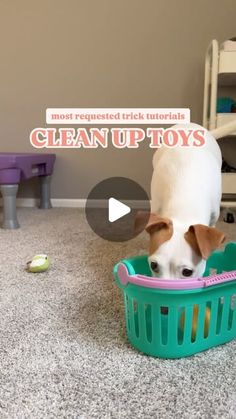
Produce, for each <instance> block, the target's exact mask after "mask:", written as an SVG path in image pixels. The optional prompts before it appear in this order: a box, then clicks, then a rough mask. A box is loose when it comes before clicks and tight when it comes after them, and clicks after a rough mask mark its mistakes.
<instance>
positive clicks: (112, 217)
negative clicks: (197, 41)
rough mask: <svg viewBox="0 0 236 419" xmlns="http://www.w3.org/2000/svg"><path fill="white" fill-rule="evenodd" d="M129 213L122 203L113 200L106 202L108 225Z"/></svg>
mask: <svg viewBox="0 0 236 419" xmlns="http://www.w3.org/2000/svg"><path fill="white" fill-rule="evenodd" d="M130 212H131V208H130V207H128V205H125V204H123V202H121V201H118V199H115V198H109V200H108V219H109V221H110V223H113V222H114V221H116V220H119V219H120V218H122V217H124V216H125V215H127V214H129V213H130Z"/></svg>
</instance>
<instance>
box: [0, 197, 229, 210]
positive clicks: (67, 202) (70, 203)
mask: <svg viewBox="0 0 236 419" xmlns="http://www.w3.org/2000/svg"><path fill="white" fill-rule="evenodd" d="M51 202H52V206H53V207H54V208H85V205H86V199H61V198H52V200H51ZM125 202H126V203H127V205H130V206H132V207H133V208H135V207H136V208H140V202H138V201H125ZM16 205H17V207H18V208H34V207H37V206H38V205H39V199H36V198H17V200H16ZM93 206H94V207H96V208H105V207H106V206H107V202H106V201H105V200H94V205H93ZM0 207H2V199H1V198H0ZM221 207H222V208H225V207H226V208H227V207H229V208H235V207H236V201H222V202H221ZM143 208H144V209H145V208H147V205H146V202H145V201H144V204H143Z"/></svg>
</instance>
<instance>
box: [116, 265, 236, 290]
mask: <svg viewBox="0 0 236 419" xmlns="http://www.w3.org/2000/svg"><path fill="white" fill-rule="evenodd" d="M116 279H117V280H118V281H117V282H118V284H119V286H120V288H125V287H126V286H127V285H128V283H133V284H135V285H141V286H144V287H148V288H161V289H166V290H168V289H169V290H171V289H172V290H187V289H194V288H195V289H196V288H206V287H210V286H212V285H217V284H222V283H224V282H230V281H235V280H236V270H235V271H230V272H224V273H222V274H215V275H211V276H207V277H205V278H204V277H203V278H188V279H176V280H175V279H163V278H151V277H148V276H144V275H138V274H136V275H130V274H129V271H128V269H127V266H126V265H125V264H124V263H119V264H118V266H117V275H116Z"/></svg>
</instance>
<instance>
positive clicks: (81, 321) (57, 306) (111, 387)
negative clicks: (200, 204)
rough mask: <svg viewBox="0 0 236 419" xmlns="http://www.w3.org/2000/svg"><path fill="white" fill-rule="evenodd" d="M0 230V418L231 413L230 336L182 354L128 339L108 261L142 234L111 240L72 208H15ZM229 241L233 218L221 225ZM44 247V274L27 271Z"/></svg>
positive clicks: (235, 400) (140, 244)
mask: <svg viewBox="0 0 236 419" xmlns="http://www.w3.org/2000/svg"><path fill="white" fill-rule="evenodd" d="M18 213H19V221H20V224H21V229H19V230H15V231H4V230H0V236H1V241H0V243H1V244H0V266H1V274H0V276H1V281H0V289H1V294H0V296H1V305H0V319H1V320H0V325H1V341H0V373H1V376H0V418H1V419H4V418H10V419H14V418H32V419H38V418H42V419H43V418H79V419H90V418H115V419H116V418H117V419H118V418H126V419H127V418H128V419H129V418H143V419H148V418H161V419H162V418H163V419H164V418H167V419H169V418H173V419H185V418H186V419H191V418H201V419H204V418H205V419H210V418H236V341H233V342H231V343H229V344H227V345H224V346H221V347H218V348H215V349H212V350H210V351H208V352H205V353H201V354H199V355H197V356H195V357H192V358H186V359H181V360H161V359H154V358H150V357H147V356H144V355H142V354H140V353H138V352H137V351H135V350H134V349H133V348H131V346H130V345H129V344H128V343H127V340H126V335H125V325H124V314H123V303H122V296H121V294H120V292H119V291H118V290H117V288H116V286H115V285H114V283H113V277H112V268H113V265H114V263H115V262H117V261H118V260H120V259H121V258H123V257H128V256H129V255H134V254H137V253H139V252H140V253H142V252H144V251H145V248H146V244H147V242H146V237H145V235H144V234H143V235H142V236H139V237H138V238H137V239H135V240H133V241H130V242H127V243H123V244H122V243H121V244H119V243H108V242H105V241H103V240H102V239H99V238H98V237H96V236H95V234H94V233H93V232H91V230H90V228H89V227H88V225H87V224H86V222H85V219H84V215H83V213H81V212H79V211H78V210H75V209H53V210H49V211H42V210H37V209H20V210H19V212H18ZM220 227H221V229H222V230H224V231H228V233H229V235H228V238H229V240H236V224H233V225H232V224H231V225H227V224H225V223H222V224H221V226H220ZM42 252H45V253H48V255H50V257H51V260H52V263H51V269H50V270H49V271H48V272H47V273H43V274H40V275H36V274H29V273H27V272H25V264H26V262H27V261H28V260H30V258H31V257H32V256H33V255H34V254H37V253H42Z"/></svg>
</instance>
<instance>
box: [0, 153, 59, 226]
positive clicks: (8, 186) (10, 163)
mask: <svg viewBox="0 0 236 419" xmlns="http://www.w3.org/2000/svg"><path fill="white" fill-rule="evenodd" d="M55 159H56V156H55V154H36V153H0V190H1V193H2V197H3V225H2V227H3V228H7V229H15V228H18V227H19V223H18V221H17V215H16V195H17V191H18V185H19V183H20V182H21V180H25V179H30V178H32V177H35V176H38V177H39V179H40V184H41V200H40V208H51V201H50V179H51V175H52V173H53V166H54V163H55Z"/></svg>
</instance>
